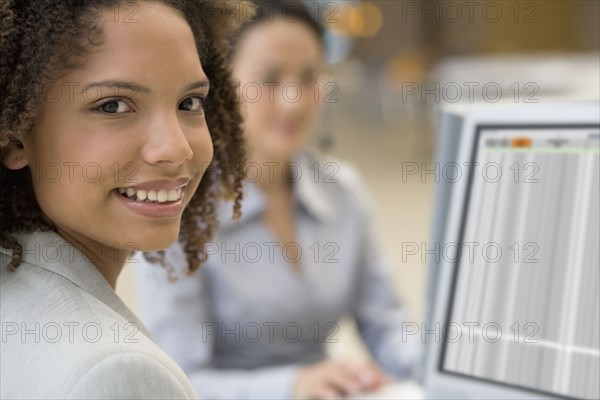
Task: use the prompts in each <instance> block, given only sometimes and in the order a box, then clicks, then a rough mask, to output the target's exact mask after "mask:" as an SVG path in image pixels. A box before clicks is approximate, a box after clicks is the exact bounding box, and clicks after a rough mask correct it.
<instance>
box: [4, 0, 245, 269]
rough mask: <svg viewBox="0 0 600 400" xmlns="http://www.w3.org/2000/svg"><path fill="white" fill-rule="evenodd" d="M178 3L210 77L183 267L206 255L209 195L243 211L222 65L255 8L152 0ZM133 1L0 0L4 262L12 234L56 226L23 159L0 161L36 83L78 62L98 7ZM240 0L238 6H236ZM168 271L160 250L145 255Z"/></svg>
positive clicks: (185, 223)
mask: <svg viewBox="0 0 600 400" xmlns="http://www.w3.org/2000/svg"><path fill="white" fill-rule="evenodd" d="M154 1H161V2H163V3H166V4H168V5H170V6H172V7H174V8H175V9H176V10H178V11H179V12H180V13H181V14H182V15H183V16H184V17H185V18H186V20H187V21H188V23H189V25H190V27H191V29H192V32H193V34H194V38H195V41H196V46H197V49H198V53H199V56H200V59H201V60H202V67H203V69H204V71H205V73H206V75H207V76H208V78H209V80H210V82H211V90H210V93H209V96H208V99H207V104H206V106H205V111H206V120H207V124H208V127H209V130H210V133H211V136H212V140H213V146H214V157H213V160H212V163H211V165H210V167H209V169H208V170H207V172H206V173H205V175H204V176H203V178H202V181H201V182H200V186H199V188H198V190H197V191H196V193H195V194H194V195H193V197H192V198H191V200H190V203H189V205H188V207H187V208H186V209H185V211H184V213H183V216H182V220H181V231H180V235H179V239H178V240H179V242H180V243H181V245H182V248H183V250H184V252H185V254H186V258H187V261H188V269H187V271H186V272H187V274H190V273H192V272H193V271H195V270H196V269H198V267H199V266H200V265H201V264H202V263H203V262H204V261H205V260H206V252H205V249H204V245H205V243H206V242H207V241H209V240H210V239H211V237H212V236H213V234H214V232H215V231H216V229H217V225H218V220H217V216H216V212H217V203H218V202H219V201H220V199H221V198H222V197H227V198H229V199H232V200H233V201H234V202H233V204H234V206H233V217H234V218H235V219H237V218H239V216H240V213H241V200H242V181H243V174H242V172H241V170H242V169H243V165H244V156H245V153H244V145H243V139H242V127H241V124H242V117H241V114H240V112H239V107H238V100H237V98H236V96H235V86H234V83H233V80H232V78H231V71H230V69H229V67H228V63H227V55H228V52H229V45H230V40H229V39H230V38H231V37H232V35H234V33H235V31H236V30H237V29H238V28H239V27H240V25H241V24H242V23H243V22H244V21H245V18H250V17H252V15H253V10H254V8H253V6H252V5H251V4H250V3H247V2H246V1H245V0H235V1H230V0H227V1H222V0H154ZM131 3H135V2H134V1H124V0H1V2H0V54H1V56H0V246H2V247H5V248H7V249H10V250H12V261H11V262H10V263H9V265H8V268H9V269H11V270H14V269H15V268H16V267H18V265H19V264H20V263H21V258H22V247H21V245H20V244H19V243H18V242H17V241H16V240H15V239H14V238H13V237H11V236H10V234H11V233H17V232H23V233H24V232H32V231H48V230H53V231H56V227H54V226H53V225H52V223H51V222H49V221H48V220H47V219H46V218H45V217H44V216H43V214H42V211H41V209H40V207H39V205H38V203H37V201H36V199H35V196H34V192H33V185H32V173H31V170H30V168H29V167H24V168H22V169H20V170H16V171H15V170H10V169H8V168H6V166H5V165H4V163H3V162H2V161H3V160H4V159H5V157H6V155H7V153H8V148H9V146H22V144H21V143H22V142H21V138H23V137H24V135H28V134H29V133H30V132H31V130H32V128H33V126H34V124H35V122H36V119H37V117H38V113H39V112H40V110H41V106H42V104H41V103H42V102H41V100H40V99H41V98H43V96H39V94H38V93H37V89H38V88H44V87H48V85H49V84H51V83H52V82H53V81H54V80H56V79H57V78H58V76H59V75H60V73H61V72H63V71H65V70H68V69H69V68H77V67H78V65H80V64H79V63H78V62H79V61H81V60H82V58H83V57H84V56H85V54H86V52H87V51H88V49H89V47H91V46H94V45H95V41H96V40H95V39H94V38H96V37H97V36H96V35H99V34H101V27H100V22H99V18H98V16H99V15H100V13H101V11H102V10H110V9H114V8H115V7H123V4H131ZM240 5H241V6H242V7H244V12H243V13H240V12H239V11H240ZM145 256H146V258H147V259H148V260H151V261H155V262H156V261H158V262H159V263H160V264H161V265H162V266H163V267H166V268H167V269H169V270H170V272H172V269H173V267H172V266H171V265H170V264H169V263H168V262H166V260H165V253H164V251H159V252H157V253H152V254H145Z"/></svg>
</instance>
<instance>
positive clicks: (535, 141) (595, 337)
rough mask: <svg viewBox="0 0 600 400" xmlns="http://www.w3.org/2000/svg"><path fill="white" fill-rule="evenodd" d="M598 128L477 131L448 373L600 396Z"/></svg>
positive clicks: (445, 363) (451, 247) (453, 248)
mask: <svg viewBox="0 0 600 400" xmlns="http://www.w3.org/2000/svg"><path fill="white" fill-rule="evenodd" d="M599 162H600V128H599V127H598V126H589V125H586V126H581V125H571V126H556V125H554V126H479V127H478V128H477V134H476V142H475V145H474V146H473V152H472V159H471V162H470V163H468V165H466V166H462V167H463V170H467V169H468V171H469V175H468V179H469V181H468V189H467V196H466V200H465V202H464V208H463V215H462V222H461V230H460V235H459V238H460V239H459V241H458V242H457V243H445V249H446V251H445V252H444V253H443V254H444V257H447V258H449V259H450V260H451V261H450V262H451V263H452V264H453V265H454V272H453V278H452V289H451V296H450V301H449V303H448V310H447V314H446V324H445V329H444V335H443V338H442V340H443V347H442V357H441V358H440V364H439V366H438V368H439V369H440V371H441V372H444V373H450V374H459V375H461V376H466V377H470V378H473V379H479V380H485V381H489V382H495V383H498V384H503V385H510V386H514V387H519V388H526V389H529V390H532V391H535V392H539V393H543V394H551V395H555V396H556V395H558V396H562V397H568V398H598V397H600V386H599V380H598V376H600V298H599V293H600V276H599V272H600V213H599V212H600V198H599V195H600V164H599Z"/></svg>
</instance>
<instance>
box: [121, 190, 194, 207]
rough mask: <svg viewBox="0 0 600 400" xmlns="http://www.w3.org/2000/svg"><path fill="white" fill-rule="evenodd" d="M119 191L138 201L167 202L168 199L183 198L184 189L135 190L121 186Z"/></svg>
mask: <svg viewBox="0 0 600 400" xmlns="http://www.w3.org/2000/svg"><path fill="white" fill-rule="evenodd" d="M118 191H119V193H120V194H122V195H126V196H127V197H129V198H134V199H136V200H137V201H149V202H153V201H154V202H158V203H165V202H167V201H176V200H179V199H180V198H181V191H182V189H171V190H166V189H159V190H150V191H146V190H135V189H132V188H119V189H118Z"/></svg>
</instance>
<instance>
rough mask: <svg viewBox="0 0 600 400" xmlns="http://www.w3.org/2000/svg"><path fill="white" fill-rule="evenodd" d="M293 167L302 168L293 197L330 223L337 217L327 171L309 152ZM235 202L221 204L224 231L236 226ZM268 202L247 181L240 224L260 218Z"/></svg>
mask: <svg viewBox="0 0 600 400" xmlns="http://www.w3.org/2000/svg"><path fill="white" fill-rule="evenodd" d="M291 164H293V165H294V166H293V167H290V168H296V169H298V171H297V174H298V175H299V176H298V179H297V180H296V181H295V182H294V184H293V194H292V195H293V198H294V200H295V201H296V202H297V204H299V205H300V206H301V207H302V208H303V209H304V210H305V211H307V212H308V214H309V215H311V216H312V217H313V218H315V219H316V220H317V221H320V222H327V221H328V220H330V219H332V218H334V217H335V209H334V207H333V205H332V200H331V198H330V195H329V193H328V192H327V188H326V186H327V184H326V183H324V181H323V178H324V176H325V175H326V173H327V172H326V171H323V165H321V164H320V163H319V162H318V161H317V160H316V159H315V158H314V157H313V156H312V155H310V154H309V153H307V152H300V153H298V154H297V155H296V156H295V157H294V158H293V160H292V162H291ZM232 204H233V203H232V202H231V201H227V202H223V203H222V204H221V205H220V211H219V221H220V224H221V229H228V228H230V227H234V226H235V225H236V223H235V222H233V221H232V215H233V212H232V210H233V205H232ZM265 208H266V202H265V197H264V194H263V193H262V190H261V189H260V188H259V187H258V185H257V184H256V183H253V182H251V181H247V180H246V181H244V198H243V201H242V216H241V218H240V220H239V221H238V224H243V223H245V222H248V221H252V220H254V219H256V218H259V217H260V216H261V215H262V214H263V213H264V211H265Z"/></svg>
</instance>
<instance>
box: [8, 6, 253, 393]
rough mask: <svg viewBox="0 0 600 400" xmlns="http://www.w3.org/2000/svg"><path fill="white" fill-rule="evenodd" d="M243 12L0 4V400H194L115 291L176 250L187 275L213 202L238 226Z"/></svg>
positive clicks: (207, 229) (207, 230)
mask: <svg viewBox="0 0 600 400" xmlns="http://www.w3.org/2000/svg"><path fill="white" fill-rule="evenodd" d="M240 4H241V6H242V7H240ZM246 6H248V4H246V3H243V2H239V1H237V2H231V1H228V2H220V1H219V2H215V1H198V0H197V1H185V0H180V1H175V0H171V1H136V2H133V1H116V0H115V1H108V0H102V1H98V0H95V1H85V0H71V1H68V0H62V1H59V0H54V1H53V0H45V1H42V0H39V1H5V0H2V2H1V3H0V24H1V25H0V28H1V29H0V53H1V54H2V57H1V59H0V270H1V272H0V298H1V302H0V304H1V305H0V314H1V315H0V317H1V319H2V342H1V344H0V346H1V354H2V357H1V369H0V371H1V375H0V388H1V389H0V397H1V398H111V399H113V398H125V397H126V398H139V399H141V398H194V397H196V394H195V392H194V390H193V389H192V387H191V385H190V384H189V382H188V380H187V378H186V377H185V375H184V374H183V372H182V371H181V369H179V367H178V366H177V365H176V364H175V363H174V362H173V361H172V360H171V359H170V358H169V357H168V356H167V355H166V354H164V353H163V352H162V351H161V350H160V349H159V347H158V346H157V345H156V344H155V342H154V341H153V339H152V338H151V337H150V335H149V334H148V332H147V330H146V329H145V328H144V326H143V325H142V324H141V323H140V321H139V320H138V319H137V318H136V316H135V315H133V313H132V312H131V311H130V310H129V309H128V308H127V307H126V306H125V304H124V303H123V302H122V301H121V300H120V299H119V297H118V296H117V295H116V294H115V292H114V287H115V285H116V281H117V278H118V276H119V273H120V271H121V269H122V267H123V264H124V261H125V260H126V259H127V257H128V256H130V255H131V254H132V253H133V252H134V251H136V250H140V251H145V252H155V253H154V255H155V259H157V260H159V261H160V263H161V264H163V265H165V266H167V265H168V263H167V262H166V260H165V259H164V258H165V257H164V253H163V252H162V249H164V248H166V247H168V246H169V245H171V244H172V243H173V242H175V241H176V240H177V239H178V237H179V241H180V243H181V244H182V245H183V247H184V249H185V253H186V257H187V261H188V265H189V270H190V271H193V270H195V269H197V268H198V267H199V265H200V264H201V262H202V260H203V259H204V258H205V254H204V250H203V244H204V243H205V242H206V241H207V240H209V239H210V237H211V235H212V233H213V232H214V230H215V229H216V225H217V222H216V221H217V219H216V217H215V215H214V210H215V207H214V205H215V204H216V202H217V201H218V198H219V197H220V196H221V195H228V196H229V197H232V198H233V199H234V200H235V202H234V204H235V205H234V216H236V217H237V216H239V214H240V200H241V173H238V171H237V170H236V169H237V168H239V166H240V165H242V162H243V150H242V145H241V140H242V139H241V136H242V135H241V129H240V123H241V117H240V115H239V113H238V111H237V102H236V99H235V96H234V87H233V84H232V82H231V80H230V74H229V70H228V68H227V67H226V61H225V60H226V53H227V51H228V48H227V40H226V39H227V37H228V36H229V35H231V34H232V33H233V32H234V31H235V29H237V27H238V26H237V25H238V24H239V23H240V22H243V21H242V18H241V16H242V15H245V16H249V15H251V12H248V10H249V9H245V10H244V11H245V12H244V13H240V12H239V11H240V9H243V7H246ZM236 10H237V13H236V12H235V11H236ZM207 171H208V172H207ZM205 172H206V174H205Z"/></svg>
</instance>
